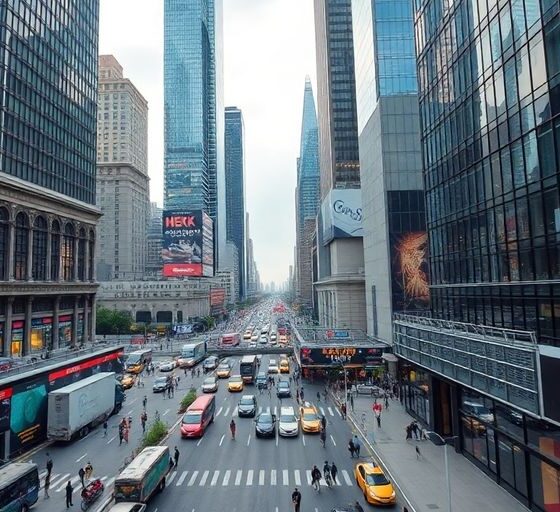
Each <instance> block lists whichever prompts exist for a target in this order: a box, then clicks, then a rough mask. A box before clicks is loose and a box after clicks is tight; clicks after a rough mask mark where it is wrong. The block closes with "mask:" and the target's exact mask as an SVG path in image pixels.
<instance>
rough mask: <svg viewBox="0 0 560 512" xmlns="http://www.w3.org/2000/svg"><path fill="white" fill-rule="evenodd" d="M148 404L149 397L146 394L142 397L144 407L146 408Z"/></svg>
mask: <svg viewBox="0 0 560 512" xmlns="http://www.w3.org/2000/svg"><path fill="white" fill-rule="evenodd" d="M147 404H148V397H147V396H146V395H144V398H142V407H144V409H145V408H146V405H147Z"/></svg>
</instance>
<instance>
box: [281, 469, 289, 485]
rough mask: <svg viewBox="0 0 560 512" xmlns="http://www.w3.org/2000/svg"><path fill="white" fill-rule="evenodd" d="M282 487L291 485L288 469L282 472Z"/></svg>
mask: <svg viewBox="0 0 560 512" xmlns="http://www.w3.org/2000/svg"><path fill="white" fill-rule="evenodd" d="M282 485H290V477H289V472H288V470H287V469H283V470H282Z"/></svg>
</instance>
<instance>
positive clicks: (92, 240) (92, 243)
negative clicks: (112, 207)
mask: <svg viewBox="0 0 560 512" xmlns="http://www.w3.org/2000/svg"><path fill="white" fill-rule="evenodd" d="M88 243H89V268H88V274H89V275H88V280H90V281H93V271H94V267H93V266H94V265H95V231H94V230H93V229H90V230H89V240H88Z"/></svg>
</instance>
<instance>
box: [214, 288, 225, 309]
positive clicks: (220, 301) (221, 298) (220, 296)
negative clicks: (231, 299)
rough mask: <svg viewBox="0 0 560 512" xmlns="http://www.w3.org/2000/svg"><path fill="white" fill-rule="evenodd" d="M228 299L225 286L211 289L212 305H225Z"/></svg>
mask: <svg viewBox="0 0 560 512" xmlns="http://www.w3.org/2000/svg"><path fill="white" fill-rule="evenodd" d="M225 299H226V289H225V288H212V289H211V290H210V305H211V306H223V305H224V302H225Z"/></svg>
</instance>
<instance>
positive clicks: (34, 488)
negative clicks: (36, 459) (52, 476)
mask: <svg viewBox="0 0 560 512" xmlns="http://www.w3.org/2000/svg"><path fill="white" fill-rule="evenodd" d="M38 499H39V470H38V469H37V464H33V463H31V462H12V463H10V464H7V465H6V466H4V467H3V468H0V511H2V512H20V511H21V510H29V509H30V508H31V507H32V506H33V505H34V504H35V503H37V500H38Z"/></svg>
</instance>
